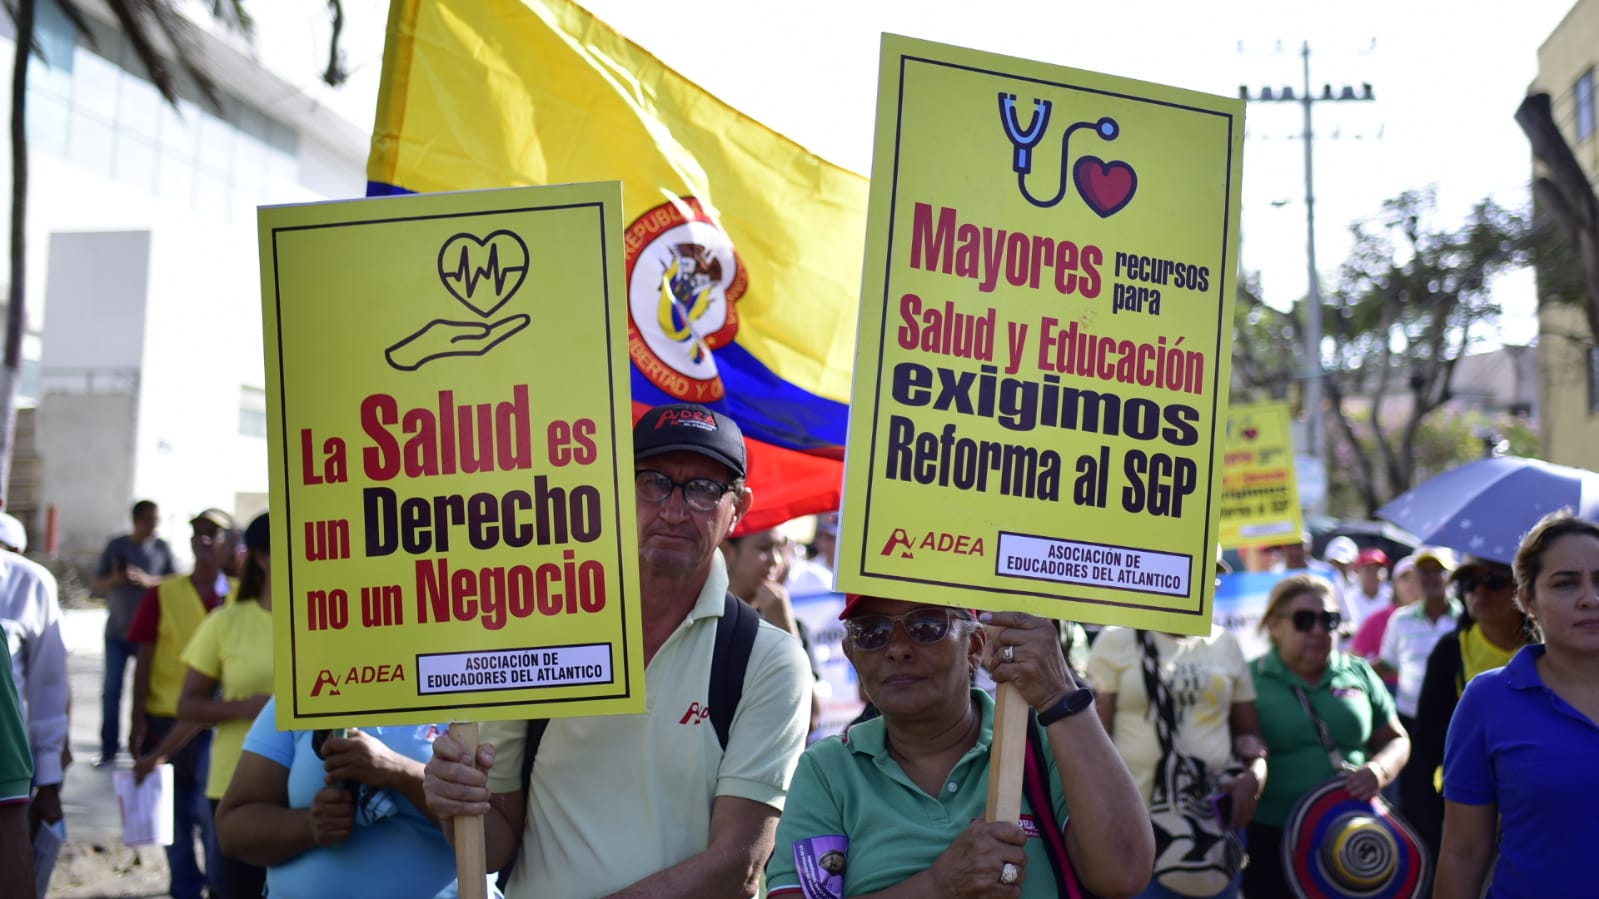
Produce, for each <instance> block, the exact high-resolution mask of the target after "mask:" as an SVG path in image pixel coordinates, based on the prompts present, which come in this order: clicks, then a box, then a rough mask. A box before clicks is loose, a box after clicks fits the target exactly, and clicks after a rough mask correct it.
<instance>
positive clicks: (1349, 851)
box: [1282, 777, 1429, 899]
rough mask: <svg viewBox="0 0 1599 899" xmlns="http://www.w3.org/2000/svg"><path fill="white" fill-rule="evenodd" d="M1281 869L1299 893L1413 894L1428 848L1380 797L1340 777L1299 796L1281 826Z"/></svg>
mask: <svg viewBox="0 0 1599 899" xmlns="http://www.w3.org/2000/svg"><path fill="white" fill-rule="evenodd" d="M1282 853H1283V869H1284V873H1286V874H1287V876H1288V883H1289V886H1290V887H1292V889H1293V891H1294V895H1295V896H1298V897H1299V899H1345V897H1349V899H1354V897H1360V899H1418V897H1420V896H1421V895H1422V890H1423V888H1424V887H1425V886H1426V883H1427V876H1426V872H1427V868H1428V867H1429V864H1428V860H1427V850H1426V848H1425V847H1424V846H1423V845H1422V843H1421V840H1419V839H1418V838H1417V837H1416V833H1415V831H1413V830H1411V829H1410V825H1409V823H1407V822H1406V821H1405V820H1404V819H1403V818H1401V817H1399V816H1398V815H1397V814H1396V813H1395V812H1394V811H1393V810H1392V809H1391V808H1389V807H1388V804H1387V803H1386V802H1384V801H1383V799H1382V797H1380V796H1379V797H1376V798H1374V799H1371V800H1370V801H1366V802H1362V801H1361V800H1359V799H1356V798H1355V797H1354V796H1352V795H1350V794H1349V791H1348V790H1345V789H1344V786H1343V778H1341V777H1335V778H1331V779H1329V780H1326V781H1324V782H1322V783H1321V784H1320V785H1319V786H1317V787H1316V788H1315V789H1312V790H1311V791H1310V792H1309V793H1306V794H1305V795H1304V796H1302V797H1300V799H1299V801H1298V802H1297V803H1295V804H1294V808H1293V811H1291V812H1289V814H1288V821H1287V822H1286V823H1285V824H1284V826H1283V843H1282Z"/></svg>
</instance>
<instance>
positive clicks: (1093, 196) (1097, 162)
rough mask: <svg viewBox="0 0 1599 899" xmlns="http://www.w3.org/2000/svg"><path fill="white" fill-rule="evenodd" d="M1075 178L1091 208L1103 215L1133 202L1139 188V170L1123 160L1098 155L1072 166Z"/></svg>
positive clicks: (1074, 181) (1073, 179)
mask: <svg viewBox="0 0 1599 899" xmlns="http://www.w3.org/2000/svg"><path fill="white" fill-rule="evenodd" d="M1072 181H1073V183H1075V184H1076V185H1077V192H1078V193H1079V194H1081V195H1082V197H1083V202H1084V203H1087V204H1088V208H1089V209H1092V210H1094V211H1095V212H1097V213H1099V217H1100V218H1110V217H1111V216H1112V215H1115V214H1116V213H1117V212H1120V211H1121V208H1122V207H1123V206H1126V205H1127V204H1128V203H1130V202H1132V199H1133V191H1135V190H1137V189H1138V173H1137V172H1134V171H1133V167H1132V166H1130V165H1128V164H1127V163H1125V162H1122V161H1120V160H1116V161H1112V162H1106V161H1105V160H1103V159H1100V158H1099V157H1098V156H1084V157H1082V158H1080V159H1078V160H1077V164H1076V165H1074V166H1072Z"/></svg>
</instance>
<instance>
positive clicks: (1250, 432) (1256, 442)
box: [1217, 403, 1305, 549]
mask: <svg viewBox="0 0 1599 899" xmlns="http://www.w3.org/2000/svg"><path fill="white" fill-rule="evenodd" d="M1291 419H1292V414H1291V413H1290V412H1289V410H1288V404H1287V403H1253V404H1250V405H1247V406H1233V407H1231V408H1230V409H1229V410H1228V414H1227V438H1226V441H1225V443H1224V449H1225V452H1226V456H1225V460H1224V462H1223V463H1222V473H1221V479H1222V487H1221V494H1220V497H1219V499H1218V500H1217V506H1218V507H1219V509H1220V512H1221V519H1220V525H1221V545H1222V546H1223V547H1225V548H1227V549H1235V548H1237V547H1240V546H1254V545H1277V544H1282V543H1298V542H1299V534H1300V532H1301V531H1303V530H1304V529H1305V523H1304V513H1303V512H1302V511H1301V510H1300V508H1299V480H1298V474H1297V472H1296V470H1295V468H1294V439H1293V432H1292V431H1291V430H1290V427H1291Z"/></svg>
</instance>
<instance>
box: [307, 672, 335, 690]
mask: <svg viewBox="0 0 1599 899" xmlns="http://www.w3.org/2000/svg"><path fill="white" fill-rule="evenodd" d="M323 689H326V690H327V691H328V695H329V696H338V695H339V679H338V677H336V676H335V675H334V674H333V672H331V671H329V670H328V669H326V668H323V669H322V670H321V671H318V672H317V673H316V683H315V684H312V685H311V695H312V696H321V695H322V691H323Z"/></svg>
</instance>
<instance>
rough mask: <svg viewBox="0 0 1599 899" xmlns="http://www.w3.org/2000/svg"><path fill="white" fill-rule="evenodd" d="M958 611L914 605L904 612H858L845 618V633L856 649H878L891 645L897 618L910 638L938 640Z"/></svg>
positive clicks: (915, 639)
mask: <svg viewBox="0 0 1599 899" xmlns="http://www.w3.org/2000/svg"><path fill="white" fill-rule="evenodd" d="M959 614H960V613H958V612H956V611H955V610H954V609H911V610H910V611H909V612H906V613H905V614H903V615H856V616H855V617H854V618H851V619H850V620H848V621H846V622H844V635H845V636H846V637H848V638H849V641H850V643H852V644H854V646H855V648H856V649H864V650H866V651H867V652H875V651H877V650H879V649H882V648H883V647H885V646H887V645H888V641H889V640H890V639H892V638H893V636H894V624H895V622H898V623H900V624H902V625H904V627H905V635H906V636H908V637H910V638H911V640H913V641H915V642H917V643H937V642H938V641H940V640H942V639H944V635H945V634H947V633H949V625H950V622H951V621H953V620H954V619H955V617H956V616H957V615H959ZM961 617H962V618H964V617H965V616H961Z"/></svg>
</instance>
